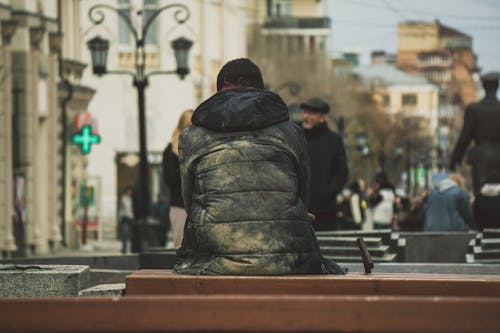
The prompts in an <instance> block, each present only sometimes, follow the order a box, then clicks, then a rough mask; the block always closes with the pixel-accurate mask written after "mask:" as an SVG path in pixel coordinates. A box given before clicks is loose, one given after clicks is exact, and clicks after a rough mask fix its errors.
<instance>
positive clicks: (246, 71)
mask: <svg viewBox="0 0 500 333" xmlns="http://www.w3.org/2000/svg"><path fill="white" fill-rule="evenodd" d="M236 87H252V88H258V89H264V80H263V79H262V73H261V72H260V69H259V67H257V65H256V64H254V63H253V62H252V61H251V60H250V59H247V58H239V59H234V60H231V61H229V62H227V63H226V64H225V65H224V66H223V67H222V68H221V70H220V72H219V75H217V91H221V90H225V89H228V88H236Z"/></svg>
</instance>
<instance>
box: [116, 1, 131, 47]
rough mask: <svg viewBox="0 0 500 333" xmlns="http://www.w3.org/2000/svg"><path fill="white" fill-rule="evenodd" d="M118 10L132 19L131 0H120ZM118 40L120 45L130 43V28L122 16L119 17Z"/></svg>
mask: <svg viewBox="0 0 500 333" xmlns="http://www.w3.org/2000/svg"><path fill="white" fill-rule="evenodd" d="M118 10H119V12H120V13H121V14H122V15H123V16H126V17H128V19H129V20H130V0H118ZM118 42H119V44H120V45H129V44H130V30H129V27H128V26H127V23H125V20H124V19H123V18H122V17H121V16H119V17H118Z"/></svg>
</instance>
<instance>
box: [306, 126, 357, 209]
mask: <svg viewBox="0 0 500 333" xmlns="http://www.w3.org/2000/svg"><path fill="white" fill-rule="evenodd" d="M304 131H305V133H306V137H307V151H308V152H309V159H310V161H311V187H310V196H309V211H310V212H312V213H314V214H318V213H326V212H333V211H335V207H336V198H337V195H338V194H339V193H340V192H341V191H342V188H343V187H344V185H345V184H346V183H347V176H348V173H349V172H348V169H347V159H346V153H345V148H344V142H343V141H342V138H341V137H340V135H338V134H337V133H335V132H332V131H330V130H329V129H328V126H327V125H326V123H324V124H322V125H320V126H318V127H315V128H313V129H310V130H304Z"/></svg>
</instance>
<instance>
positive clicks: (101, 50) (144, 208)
mask: <svg viewBox="0 0 500 333" xmlns="http://www.w3.org/2000/svg"><path fill="white" fill-rule="evenodd" d="M173 8H175V9H176V11H175V12H174V15H173V17H174V19H175V20H176V21H177V23H179V24H183V23H184V22H186V21H187V20H188V19H189V16H190V12H189V9H188V8H187V7H186V6H185V5H183V4H170V5H166V6H164V7H161V8H158V9H157V10H155V11H154V12H153V13H152V14H151V15H150V16H149V17H148V18H147V20H146V21H145V22H143V25H142V30H141V31H140V32H141V33H140V34H139V33H138V31H137V30H136V29H135V27H134V25H133V24H132V22H131V20H130V18H129V16H128V15H127V14H125V13H124V12H122V11H121V10H119V9H117V8H114V7H111V6H108V5H102V4H99V5H95V6H93V7H92V8H90V10H89V12H88V16H89V19H90V21H91V22H92V23H93V24H94V25H96V26H97V25H99V24H101V23H102V22H103V21H104V19H105V15H104V12H103V10H110V11H113V12H115V13H116V14H118V16H119V19H121V20H123V22H125V23H126V26H127V27H128V29H129V30H130V32H131V33H132V35H133V36H134V39H135V59H134V61H135V63H134V65H135V66H134V67H135V72H132V71H126V70H120V71H108V70H107V69H106V63H107V57H108V50H109V41H108V40H106V39H104V38H102V37H100V36H97V37H95V38H93V39H91V40H89V41H88V42H87V46H88V48H89V50H90V52H91V56H92V67H93V72H94V74H95V75H97V76H102V75H104V74H125V75H130V76H131V77H132V78H133V85H134V87H136V88H137V97H138V99H137V101H138V111H139V158H140V165H139V169H140V171H139V176H140V177H139V178H140V200H141V205H140V209H139V212H138V213H139V218H140V219H141V220H143V219H144V218H146V217H147V215H148V214H149V205H150V195H149V180H148V160H147V143H146V117H145V88H146V87H147V86H148V78H149V77H150V76H152V75H157V74H177V75H178V76H179V77H180V78H181V79H184V77H185V76H186V75H187V74H188V73H189V67H188V52H189V49H190V48H191V46H192V45H193V42H192V41H190V40H188V39H186V38H184V37H180V38H177V39H176V40H174V41H172V43H171V46H172V48H173V49H174V52H175V60H176V63H177V69H176V70H173V71H152V72H149V73H147V72H146V52H145V49H144V46H145V41H146V37H147V34H148V29H149V27H150V26H151V24H152V23H153V21H154V20H155V19H156V18H157V17H158V15H159V14H160V13H161V12H163V11H165V10H167V9H173ZM139 13H140V12H139ZM140 241H141V240H140ZM141 250H142V241H141V244H140V245H139V252H140V251H141Z"/></svg>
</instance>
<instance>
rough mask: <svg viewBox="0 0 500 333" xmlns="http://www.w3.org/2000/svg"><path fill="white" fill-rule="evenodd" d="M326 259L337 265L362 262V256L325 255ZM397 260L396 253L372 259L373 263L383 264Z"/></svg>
mask: <svg viewBox="0 0 500 333" xmlns="http://www.w3.org/2000/svg"><path fill="white" fill-rule="evenodd" d="M325 258H328V259H331V260H333V261H335V262H337V263H343V262H345V263H349V262H356V263H360V262H361V255H358V256H329V255H325ZM396 259H397V255H396V254H395V253H387V254H386V255H384V256H383V257H372V260H373V262H375V263H381V262H395V261H396Z"/></svg>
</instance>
